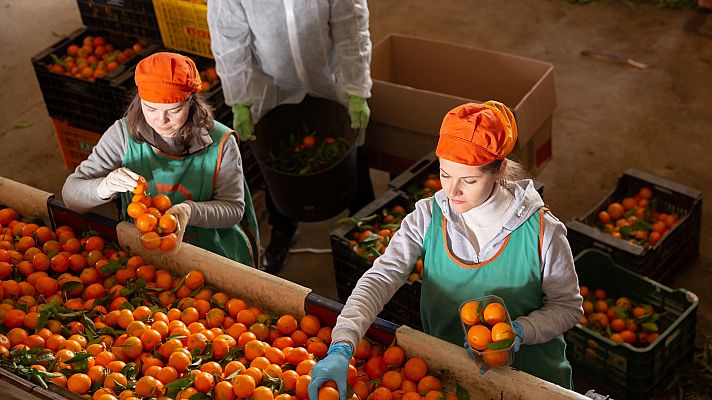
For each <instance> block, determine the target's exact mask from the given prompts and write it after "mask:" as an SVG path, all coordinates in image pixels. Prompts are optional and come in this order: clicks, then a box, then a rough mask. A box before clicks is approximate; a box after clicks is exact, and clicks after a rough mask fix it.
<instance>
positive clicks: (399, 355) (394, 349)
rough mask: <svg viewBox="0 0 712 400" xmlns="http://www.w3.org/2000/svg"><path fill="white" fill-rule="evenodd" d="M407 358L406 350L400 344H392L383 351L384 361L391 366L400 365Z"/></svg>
mask: <svg viewBox="0 0 712 400" xmlns="http://www.w3.org/2000/svg"><path fill="white" fill-rule="evenodd" d="M404 360H405V352H404V351H403V348H401V347H399V346H395V345H394V346H391V347H389V348H387V349H386V351H384V352H383V361H384V362H385V363H386V365H388V367H389V368H395V367H400V366H401V365H403V361H404Z"/></svg>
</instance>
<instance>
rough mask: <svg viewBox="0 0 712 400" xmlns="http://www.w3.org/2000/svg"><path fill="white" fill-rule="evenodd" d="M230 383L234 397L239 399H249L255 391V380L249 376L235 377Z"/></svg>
mask: <svg viewBox="0 0 712 400" xmlns="http://www.w3.org/2000/svg"><path fill="white" fill-rule="evenodd" d="M231 383H232V388H233V391H234V393H235V396H237V397H239V398H243V399H244V398H247V397H250V396H251V395H252V394H253V393H254V391H255V385H256V384H255V379H254V378H253V377H251V376H250V375H237V376H235V377H234V378H233V379H232V382H231Z"/></svg>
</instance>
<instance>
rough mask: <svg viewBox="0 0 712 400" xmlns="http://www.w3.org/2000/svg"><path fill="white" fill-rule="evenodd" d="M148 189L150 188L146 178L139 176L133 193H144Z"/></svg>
mask: <svg viewBox="0 0 712 400" xmlns="http://www.w3.org/2000/svg"><path fill="white" fill-rule="evenodd" d="M146 190H148V183H147V182H146V178H144V177H142V176H139V177H138V179H137V180H136V188H135V189H134V190H133V193H134V194H143V193H144V192H145V191H146Z"/></svg>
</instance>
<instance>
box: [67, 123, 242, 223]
mask: <svg viewBox="0 0 712 400" xmlns="http://www.w3.org/2000/svg"><path fill="white" fill-rule="evenodd" d="M123 125H124V124H123V121H122V120H118V121H116V122H115V123H114V125H112V126H111V127H110V128H109V129H108V130H107V131H106V132H105V133H104V134H103V135H102V136H101V138H100V139H99V143H97V145H96V146H95V147H94V149H93V151H92V153H91V154H90V155H89V158H87V159H86V160H84V161H83V162H82V163H81V164H80V165H79V166H78V167H77V168H76V170H74V173H72V174H71V175H69V177H67V180H66V182H65V183H64V187H63V188H62V200H63V201H64V203H65V204H66V205H67V207H69V208H70V209H72V210H75V211H79V212H87V211H89V210H90V209H91V208H93V207H96V206H98V205H101V204H104V203H107V202H109V201H111V200H113V198H114V197H111V198H109V199H102V198H101V197H99V194H98V192H97V186H98V185H99V182H101V180H102V179H104V177H106V176H107V175H108V174H109V173H110V172H111V171H113V170H115V169H117V168H119V167H121V166H122V161H123V159H124V155H125V154H126V150H127V148H128V141H129V140H133V139H131V137H130V136H129V135H128V133H127V130H126V129H124V127H123ZM153 134H154V135H155V133H153ZM148 139H149V141H150V142H151V143H154V144H156V145H157V146H161V149H160V150H161V151H162V152H164V153H168V154H179V153H180V151H178V146H177V145H176V143H175V141H174V140H173V139H172V138H166V137H163V136H161V137H158V136H156V137H153V136H151V137H150V138H148ZM204 139H205V138H204ZM207 140H208V142H209V143H210V144H211V143H212V140H211V139H210V137H209V136H208V137H207ZM196 142H197V141H194V142H193V143H189V148H190V149H191V152H192V151H193V150H195V147H196ZM242 171H243V170H242V158H241V156H240V149H239V148H238V146H237V141H236V140H235V137H234V136H233V135H231V136H230V137H229V138H228V139H227V141H226V143H225V145H224V146H223V152H222V162H221V166H220V170H219V171H218V177H217V181H216V184H215V187H214V188H213V199H212V200H210V201H201V202H196V201H191V200H186V201H185V202H184V203H185V204H188V205H190V208H191V215H190V220H189V221H188V224H189V225H193V226H196V227H199V228H229V227H231V226H233V225H235V224H237V223H239V222H240V220H241V219H242V215H243V214H244V210H245V198H244V196H245V193H244V189H243V180H244V177H243V173H242Z"/></svg>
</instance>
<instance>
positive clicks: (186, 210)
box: [166, 203, 193, 242]
mask: <svg viewBox="0 0 712 400" xmlns="http://www.w3.org/2000/svg"><path fill="white" fill-rule="evenodd" d="M192 212H193V209H192V208H190V205H189V204H186V203H178V204H175V205H173V206H172V207H171V208H169V209H168V210H166V214H173V215H175V217H176V218H177V219H178V228H176V232H175V233H176V236H177V237H178V241H179V242H181V241H183V234H184V233H185V228H186V227H187V226H188V221H190V214H191V213H192Z"/></svg>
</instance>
